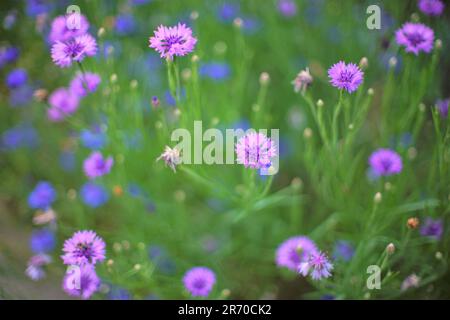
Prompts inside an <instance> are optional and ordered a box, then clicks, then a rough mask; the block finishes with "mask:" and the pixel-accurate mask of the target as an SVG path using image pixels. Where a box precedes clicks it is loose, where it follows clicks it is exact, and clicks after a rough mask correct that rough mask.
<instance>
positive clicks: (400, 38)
mask: <svg viewBox="0 0 450 320" xmlns="http://www.w3.org/2000/svg"><path fill="white" fill-rule="evenodd" d="M395 39H396V41H397V44H398V45H400V46H404V47H405V51H406V52H412V53H414V54H415V55H416V56H417V55H418V54H419V52H420V51H423V52H425V53H429V52H431V50H432V49H433V42H434V32H433V30H432V29H431V28H429V27H427V26H426V25H424V24H422V23H412V22H407V23H405V24H404V25H403V26H402V27H401V28H400V29H398V30H397V31H396V32H395Z"/></svg>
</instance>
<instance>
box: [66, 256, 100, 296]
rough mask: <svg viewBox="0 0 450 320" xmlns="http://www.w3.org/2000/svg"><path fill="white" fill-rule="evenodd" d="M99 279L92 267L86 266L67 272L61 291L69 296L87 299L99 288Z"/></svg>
mask: <svg viewBox="0 0 450 320" xmlns="http://www.w3.org/2000/svg"><path fill="white" fill-rule="evenodd" d="M99 286H100V278H99V277H98V276H97V274H96V273H95V269H94V267H93V266H92V265H89V264H86V265H83V266H81V267H79V269H78V270H76V269H72V270H68V272H67V273H66V275H65V276H64V279H63V290H64V291H65V292H66V293H67V294H68V295H70V296H74V297H82V298H83V299H89V298H90V297H91V296H92V295H93V294H94V293H95V292H96V291H97V290H98V288H99Z"/></svg>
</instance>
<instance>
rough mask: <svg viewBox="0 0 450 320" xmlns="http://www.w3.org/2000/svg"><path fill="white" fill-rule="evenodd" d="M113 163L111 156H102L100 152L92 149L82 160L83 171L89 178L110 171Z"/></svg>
mask: <svg viewBox="0 0 450 320" xmlns="http://www.w3.org/2000/svg"><path fill="white" fill-rule="evenodd" d="M113 163H114V160H113V158H112V157H108V158H104V157H103V155H102V154H101V152H99V151H94V152H93V153H91V155H90V156H89V157H88V158H86V160H84V163H83V169H84V173H85V174H86V176H87V177H88V178H90V179H94V178H97V177H101V176H103V175H105V174H108V173H109V171H111V167H112V165H113Z"/></svg>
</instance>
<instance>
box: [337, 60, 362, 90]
mask: <svg viewBox="0 0 450 320" xmlns="http://www.w3.org/2000/svg"><path fill="white" fill-rule="evenodd" d="M328 77H329V78H330V83H331V84H332V85H333V87H336V88H339V89H341V90H342V89H345V90H347V92H349V93H352V92H353V91H356V89H358V87H359V85H360V84H361V83H362V82H363V79H364V72H362V71H361V69H359V67H358V66H357V65H356V64H354V63H349V64H347V65H346V64H345V62H344V61H339V62H338V63H336V64H334V65H333V66H331V68H330V69H328Z"/></svg>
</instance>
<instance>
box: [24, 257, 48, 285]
mask: <svg viewBox="0 0 450 320" xmlns="http://www.w3.org/2000/svg"><path fill="white" fill-rule="evenodd" d="M51 262H52V258H51V257H50V256H49V255H47V254H43V253H39V254H37V255H35V256H32V257H31V258H30V260H28V264H27V269H26V270H25V274H26V275H27V276H28V277H29V278H30V279H31V280H34V281H38V280H41V279H43V278H44V277H45V275H46V273H45V270H44V267H45V266H46V265H48V264H50V263H51Z"/></svg>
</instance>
